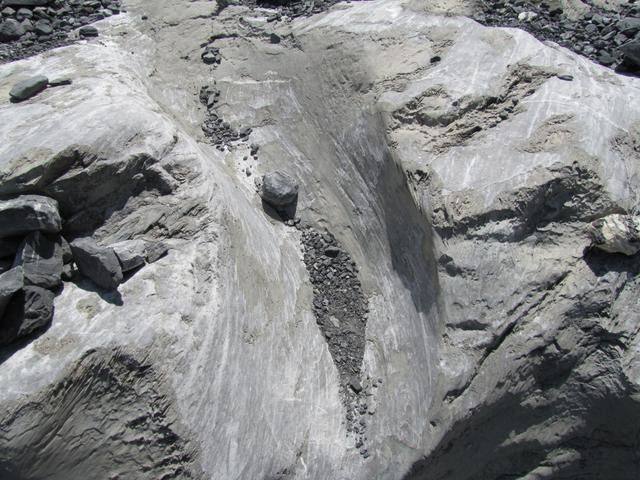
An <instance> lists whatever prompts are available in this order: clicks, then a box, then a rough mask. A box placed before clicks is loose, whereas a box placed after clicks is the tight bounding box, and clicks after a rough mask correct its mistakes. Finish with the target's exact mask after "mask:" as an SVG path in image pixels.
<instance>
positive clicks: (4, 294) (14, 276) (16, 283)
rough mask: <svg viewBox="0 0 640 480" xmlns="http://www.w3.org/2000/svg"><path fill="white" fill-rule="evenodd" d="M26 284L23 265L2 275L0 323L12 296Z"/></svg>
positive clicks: (0, 280)
mask: <svg viewBox="0 0 640 480" xmlns="http://www.w3.org/2000/svg"><path fill="white" fill-rule="evenodd" d="M23 286H24V274H23V270H22V267H16V268H12V269H11V270H9V271H8V272H4V273H3V274H1V275H0V324H1V322H2V315H3V314H4V309H5V308H6V307H7V305H8V304H9V301H10V300H11V297H12V296H13V295H14V294H15V293H16V292H17V291H18V290H20V289H21V288H22V287H23Z"/></svg>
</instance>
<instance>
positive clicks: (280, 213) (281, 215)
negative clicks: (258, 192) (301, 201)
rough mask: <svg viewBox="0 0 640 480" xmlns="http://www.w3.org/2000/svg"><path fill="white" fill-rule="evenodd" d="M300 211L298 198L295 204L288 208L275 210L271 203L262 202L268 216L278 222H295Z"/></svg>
mask: <svg viewBox="0 0 640 480" xmlns="http://www.w3.org/2000/svg"><path fill="white" fill-rule="evenodd" d="M297 209H298V198H297V197H296V200H295V202H293V203H292V204H291V205H289V206H287V207H286V208H284V209H282V208H275V207H273V206H272V205H270V204H269V203H267V202H265V201H264V200H262V210H263V211H264V213H266V214H267V216H269V217H271V218H272V219H274V220H276V221H277V222H286V221H287V220H293V219H294V218H296V211H297Z"/></svg>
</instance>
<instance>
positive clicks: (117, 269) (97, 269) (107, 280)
mask: <svg viewBox="0 0 640 480" xmlns="http://www.w3.org/2000/svg"><path fill="white" fill-rule="evenodd" d="M71 251H72V252H73V258H74V260H75V262H76V265H77V266H78V270H79V271H80V273H81V274H82V275H84V276H85V277H87V278H89V279H90V280H91V281H93V283H95V284H96V285H98V286H99V287H102V288H105V289H107V290H114V289H116V288H117V287H118V285H120V282H122V267H121V266H120V262H119V261H118V257H117V256H116V254H115V252H114V251H113V249H112V248H108V247H101V246H100V245H98V244H97V243H96V242H95V241H94V240H93V239H91V238H89V237H85V238H79V239H77V240H74V241H73V242H71Z"/></svg>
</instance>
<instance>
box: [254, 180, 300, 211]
mask: <svg viewBox="0 0 640 480" xmlns="http://www.w3.org/2000/svg"><path fill="white" fill-rule="evenodd" d="M260 196H261V197H262V199H263V200H264V201H265V202H267V203H268V204H269V205H271V206H273V207H276V208H283V207H287V206H289V205H291V204H293V203H294V202H295V201H296V200H297V198H298V184H297V183H296V181H295V180H294V179H293V178H291V177H290V176H289V175H287V174H286V173H282V172H273V173H268V174H266V175H265V176H264V177H263V178H262V188H261V191H260Z"/></svg>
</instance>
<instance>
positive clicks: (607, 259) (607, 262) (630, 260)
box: [584, 247, 640, 277]
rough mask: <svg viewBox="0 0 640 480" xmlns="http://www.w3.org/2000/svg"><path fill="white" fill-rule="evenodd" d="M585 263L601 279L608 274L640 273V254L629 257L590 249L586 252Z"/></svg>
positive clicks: (593, 248)
mask: <svg viewBox="0 0 640 480" xmlns="http://www.w3.org/2000/svg"><path fill="white" fill-rule="evenodd" d="M584 261H585V263H586V264H587V265H588V266H589V268H590V269H591V271H592V272H593V273H594V274H595V275H597V276H598V277H601V276H602V275H605V274H606V273H608V272H617V273H625V272H626V273H629V274H632V275H638V274H639V273H640V253H637V254H635V255H632V256H629V255H624V254H622V253H609V252H605V251H603V250H600V249H599V248H595V247H588V248H587V249H585V252H584Z"/></svg>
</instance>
